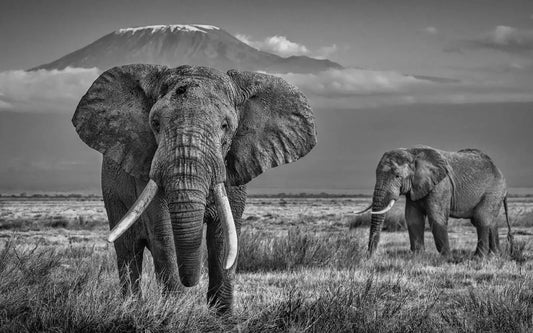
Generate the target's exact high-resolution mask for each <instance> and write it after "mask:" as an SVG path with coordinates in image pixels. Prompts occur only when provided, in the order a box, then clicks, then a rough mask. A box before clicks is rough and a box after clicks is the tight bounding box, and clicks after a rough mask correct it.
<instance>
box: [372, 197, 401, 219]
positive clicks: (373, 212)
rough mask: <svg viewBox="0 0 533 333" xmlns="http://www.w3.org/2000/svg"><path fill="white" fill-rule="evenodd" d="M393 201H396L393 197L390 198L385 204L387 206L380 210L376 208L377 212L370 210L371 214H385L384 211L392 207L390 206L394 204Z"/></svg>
mask: <svg viewBox="0 0 533 333" xmlns="http://www.w3.org/2000/svg"><path fill="white" fill-rule="evenodd" d="M395 202H396V200H394V199H393V200H391V201H390V202H389V204H388V205H387V207H385V208H384V209H382V210H378V211H377V212H375V211H371V212H370V214H372V215H376V214H385V213H386V212H388V211H389V210H390V209H391V208H392V206H394V203H395Z"/></svg>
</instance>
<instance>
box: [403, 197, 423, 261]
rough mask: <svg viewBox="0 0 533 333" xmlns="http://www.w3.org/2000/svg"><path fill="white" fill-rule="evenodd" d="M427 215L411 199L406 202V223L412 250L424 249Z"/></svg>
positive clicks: (420, 250)
mask: <svg viewBox="0 0 533 333" xmlns="http://www.w3.org/2000/svg"><path fill="white" fill-rule="evenodd" d="M425 221H426V216H425V214H424V213H423V212H422V210H420V209H419V208H418V207H415V206H414V205H413V203H412V202H410V200H408V201H407V202H406V204H405V223H406V224H407V230H408V231H409V241H410V243H411V251H413V252H415V253H416V252H423V251H424V224H425Z"/></svg>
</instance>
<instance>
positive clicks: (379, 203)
mask: <svg viewBox="0 0 533 333" xmlns="http://www.w3.org/2000/svg"><path fill="white" fill-rule="evenodd" d="M385 197H386V192H385V191H384V190H383V189H382V188H381V186H378V185H377V184H376V187H375V189H374V195H373V196H372V211H373V212H378V211H380V210H383V209H384V208H385V205H386V203H385V202H384V201H385ZM383 221H385V214H372V220H371V222H370V236H369V240H368V252H369V253H370V254H373V253H374V252H375V251H376V248H377V246H378V243H379V235H380V233H381V228H382V226H383Z"/></svg>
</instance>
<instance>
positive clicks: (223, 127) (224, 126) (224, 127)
mask: <svg viewBox="0 0 533 333" xmlns="http://www.w3.org/2000/svg"><path fill="white" fill-rule="evenodd" d="M220 128H222V129H223V130H227V129H228V123H227V122H223V123H222V126H220Z"/></svg>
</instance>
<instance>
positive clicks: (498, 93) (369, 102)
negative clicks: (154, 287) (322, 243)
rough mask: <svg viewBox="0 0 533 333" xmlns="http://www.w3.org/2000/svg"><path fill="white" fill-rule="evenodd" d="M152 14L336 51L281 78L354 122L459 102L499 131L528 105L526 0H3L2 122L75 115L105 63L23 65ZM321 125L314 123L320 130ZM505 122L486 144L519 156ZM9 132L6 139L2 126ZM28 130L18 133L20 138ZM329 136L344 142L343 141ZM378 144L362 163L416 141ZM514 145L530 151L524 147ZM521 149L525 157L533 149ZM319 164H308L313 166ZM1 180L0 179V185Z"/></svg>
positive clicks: (532, 11)
mask: <svg viewBox="0 0 533 333" xmlns="http://www.w3.org/2000/svg"><path fill="white" fill-rule="evenodd" d="M154 24H211V25H216V26H219V27H221V28H223V29H225V30H226V31H228V32H229V33H231V34H233V35H235V36H237V37H238V38H239V39H241V40H242V41H244V42H246V43H248V44H249V45H251V46H253V47H255V48H258V49H261V50H264V51H268V52H272V53H276V54H279V55H282V56H290V55H307V56H311V57H317V58H327V59H330V60H332V61H336V62H338V63H340V64H341V65H343V66H345V67H346V68H345V69H343V70H330V71H326V72H322V73H318V74H285V75H282V77H284V78H285V79H286V80H288V81H290V82H292V83H294V84H296V85H297V86H298V87H300V88H301V89H302V90H303V91H304V92H305V93H306V95H307V96H308V97H309V98H310V100H311V103H312V105H313V107H315V108H317V110H327V109H336V110H352V112H353V113H351V114H347V115H346V114H345V115H343V116H339V117H341V118H342V117H347V118H342V119H351V121H361V119H360V118H359V119H358V118H357V112H361V113H360V114H364V112H372V111H371V110H381V111H379V112H382V113H383V114H387V112H388V111H383V110H394V109H395V108H397V109H398V110H399V111H398V112H403V111H402V110H404V111H405V114H406V115H407V114H409V115H411V116H413V117H414V114H412V113H409V112H408V110H409V108H408V107H409V106H413V109H416V110H421V109H425V110H427V112H432V110H439V111H433V112H434V114H433V115H432V117H428V118H427V119H426V118H419V119H418V120H417V119H412V122H413V123H414V125H413V126H415V125H416V126H425V127H427V126H429V125H428V124H427V122H428V121H430V120H428V119H440V118H439V117H440V113H439V112H444V113H445V114H446V112H447V111H446V110H448V109H453V110H455V111H453V112H449V113H448V114H450V115H451V114H453V115H454V117H456V118H457V117H461V113H462V112H471V111H469V110H473V109H475V110H482V109H484V108H485V106H486V105H490V107H488V109H490V110H491V111H487V112H492V113H490V115H489V113H487V114H486V115H485V116H479V117H480V118H482V119H485V118H488V119H489V120H487V121H488V122H491V121H492V123H491V124H490V125H488V126H489V127H490V128H494V129H496V130H497V128H498V127H497V121H501V119H500V118H498V117H501V113H502V112H504V111H502V110H508V112H511V113H512V114H513V115H514V116H513V117H510V118H509V119H512V120H513V121H518V122H519V121H520V118H519V117H516V115H518V114H520V115H524V113H523V112H524V109H526V110H527V109H528V108H527V107H525V108H524V105H533V1H531V0H523V1H522V0H509V1H501V0H500V1H496V0H494V1H493V0H468V1H465V0H449V1H442V0H440V1H434V0H404V1H399V0H380V1H375V0H373V1H353V0H352V1H333V0H332V1H309V0H301V1H300V0H297V1H289V0H285V1H269V0H263V1H245V0H242V1H241V0H238V1H237V0H235V1H232V0H230V1H203V0H192V1H160V0H154V1H139V0H114V1H109V0H107V1H104V0H97V1H76V0H47V1H39V0H24V1H13V0H3V1H1V2H0V49H1V52H0V120H1V119H8V118H9V119H11V120H12V119H14V118H13V117H12V115H9V116H8V115H7V114H8V113H18V112H27V113H32V114H39V115H40V116H42V115H43V114H52V113H56V114H57V113H59V114H60V115H65V119H67V120H68V119H69V117H70V114H71V113H72V110H73V109H74V107H75V105H76V103H77V101H78V100H79V98H80V97H81V95H82V94H83V92H84V91H85V90H86V89H87V88H88V86H89V85H90V83H91V82H92V81H93V80H94V79H95V78H96V77H97V76H98V74H99V72H98V70H96V69H68V70H64V71H51V72H47V71H39V72H31V73H28V72H25V71H24V70H25V69H28V68H31V67H35V66H38V65H40V64H43V63H47V62H50V61H53V60H56V59H57V58H60V57H62V56H64V55H65V54H67V53H70V52H72V51H74V50H76V49H79V48H81V47H84V46H86V45H87V44H90V43H91V42H93V41H95V40H96V39H98V38H100V37H102V36H103V35H105V34H107V33H110V32H111V31H114V30H117V29H120V28H124V27H135V26H144V25H154ZM426 76H429V77H430V78H426ZM519 104H521V105H519ZM476 105H477V107H476ZM515 109H516V110H518V111H514V110H515ZM369 110H370V111H369ZM461 110H462V111H461ZM379 112H378V113H379ZM454 112H455V113H454ZM415 113H416V112H415ZM332 114H333V113H332ZM338 114H340V113H337V115H338ZM379 114H381V113H379ZM470 115H471V114H470ZM495 115H498V116H497V117H496V116H495ZM321 117H322V118H321V119H325V118H324V116H321ZM327 117H330V116H329V115H328V116H327ZM396 117H398V115H396ZM466 118H467V120H465V121H466V122H470V123H471V124H470V123H469V124H470V125H468V124H466V125H465V126H467V127H468V126H472V127H471V128H470V127H469V131H470V132H468V133H472V135H465V136H460V137H461V138H463V139H464V140H465V142H464V145H467V144H469V143H470V141H471V142H472V143H478V144H481V145H483V143H486V142H489V141H490V140H488V139H487V140H481V139H482V138H489V137H491V135H490V133H486V132H483V129H482V128H481V127H480V128H476V127H475V126H474V125H475V124H476V123H477V122H478V121H479V119H478V118H476V117H466ZM398 119H401V117H400V118H398ZM421 119H422V120H421ZM11 120H10V121H11ZM19 120H20V119H19ZM455 120H458V121H459V119H455ZM523 120H524V121H525V122H526V123H527V124H529V123H531V121H532V119H531V117H526V118H525V119H523ZM17 121H18V120H17ZM328 121H330V120H329V118H328V120H322V122H323V123H324V124H325V125H324V126H323V127H328V126H329V125H328ZM330 122H331V123H336V122H335V121H334V120H331V121H330ZM408 122H409V121H408ZM22 123H24V124H30V125H31V121H29V123H28V122H24V121H21V122H18V124H22ZM321 125H322V124H321V123H319V124H318V128H319V129H320V127H321ZM343 125H344V124H338V126H343ZM520 125H523V124H520ZM20 126H22V125H20ZM28 126H29V125H28ZM388 126H389V127H386V126H385V127H383V128H379V129H377V130H376V131H378V130H379V131H382V132H383V133H386V132H394V131H396V132H398V133H399V134H400V132H401V129H399V128H396V127H395V126H394V124H389V125H388ZM508 126H511V130H509V133H512V134H513V135H512V137H511V138H503V137H502V138H501V140H503V142H504V143H505V144H504V145H503V146H502V144H497V143H494V144H493V145H485V148H486V149H487V150H488V151H489V152H490V151H491V150H493V151H494V154H496V155H498V156H500V158H501V159H503V160H506V159H509V158H512V157H513V155H510V154H507V155H506V154H505V151H513V150H512V149H511V148H510V147H513V146H515V143H516V141H521V142H522V141H523V142H526V141H528V140H533V137H532V136H531V135H530V134H529V133H524V132H523V130H524V128H523V127H519V126H518V125H517V131H515V132H516V133H513V131H512V128H513V127H512V126H513V125H512V124H511V125H509V124H508ZM506 128H508V127H506ZM508 129H509V128H508ZM519 129H520V130H519ZM346 130H349V129H346ZM412 130H415V129H414V128H413V129H412ZM21 131H22V132H23V131H24V128H17V131H16V132H17V133H19V132H21ZM339 131H341V129H339ZM60 132H61V131H60ZM65 133H66V132H65ZM71 134H72V133H70V132H69V133H67V134H65V135H71ZM401 134H402V135H404V133H401ZM0 135H1V133H0ZM43 136H46V133H43ZM353 138H354V137H352V139H353ZM405 138H406V139H408V138H409V136H408V135H406V136H405ZM440 138H441V140H440V141H437V142H435V143H437V144H438V143H441V146H443V147H449V148H450V149H455V148H457V149H459V148H462V147H461V146H460V143H458V142H454V141H453V140H452V139H453V138H447V137H446V135H444V134H443V135H442V136H441V137H440ZM3 139H4V140H8V139H9V138H6V137H5V134H4V137H3ZM34 139H35V138H34ZM56 139H57V140H60V138H55V139H54V140H56ZM70 139H71V138H70V137H68V138H67V140H70ZM357 139H361V138H360V137H357ZM419 139H420V141H423V142H418V143H425V142H431V141H432V137H431V135H430V133H427V135H426V136H424V137H420V138H419ZM470 139H471V140H470ZM24 140H25V139H24V138H21V139H20V140H19V141H18V142H19V144H21V143H20V141H24ZM327 140H329V141H327V142H337V141H336V140H340V139H338V138H335V137H333V138H328V139H327ZM469 140H470V141H469ZM15 141H17V140H15ZM54 142H55V141H54ZM382 143H384V142H383V141H382V142H381V143H380V144H376V147H374V148H372V149H370V150H369V151H373V155H371V156H367V157H366V158H367V159H366V160H365V161H364V163H363V162H362V164H363V165H365V168H367V169H368V168H369V166H370V165H371V164H372V163H374V160H376V159H379V156H380V155H381V152H380V149H383V148H385V147H389V146H391V145H392V144H394V143H397V144H399V145H401V144H402V143H405V144H410V143H411V140H405V141H404V142H402V141H398V142H392V143H390V144H388V145H385V144H382ZM14 144H16V143H14ZM24 144H26V143H24ZM6 145H7V144H6V143H4V144H3V146H0V148H2V147H4V148H2V149H4V151H0V153H3V154H5V151H6V150H7V149H8V148H6ZM519 147H522V148H523V149H527V148H524V147H525V146H524V145H519ZM11 148H12V147H11ZM11 148H10V149H11ZM391 148H394V146H392V147H391ZM15 150H16V149H15ZM519 153H522V155H526V154H529V153H530V151H519ZM514 154H516V152H515V151H514ZM17 158H18V159H11V160H10V159H9V158H7V159H6V160H4V162H3V163H4V168H3V169H2V168H0V173H1V172H4V173H5V174H9V173H8V171H6V170H8V169H9V168H8V167H6V165H8V164H9V167H10V168H13V167H14V166H20V165H22V164H24V165H34V164H36V165H41V164H42V163H41V164H39V163H40V162H39V163H37V162H36V161H31V160H27V159H28V158H29V157H21V156H19V157H17ZM329 158H333V159H334V157H331V156H330V157H329ZM343 158H344V157H343ZM343 158H339V161H342V159H343ZM520 158H522V159H524V157H523V156H520ZM357 160H358V159H357V158H356V157H353V158H351V159H350V161H351V163H352V164H350V165H356V164H357V163H356V161H357ZM359 160H360V158H359ZM70 162H72V161H70ZM70 162H68V163H70ZM528 162H533V161H531V160H523V163H528ZM61 163H63V162H61ZM65 163H67V162H65ZM68 163H67V164H68ZM317 163H318V162H317ZM523 163H511V165H514V167H513V168H512V169H510V171H511V172H513V173H515V172H516V174H520V175H522V176H521V177H522V178H524V177H525V178H527V177H529V176H530V175H531V174H530V173H527V172H526V171H524V170H525V169H526V166H520V165H521V164H523ZM44 164H46V163H44ZM46 165H48V164H46ZM61 165H63V164H61ZM63 166H64V165H63ZM0 167H1V166H0ZM55 167H57V166H55ZM2 170H3V171H2ZM9 170H10V169H9ZM32 170H33V169H32ZM39 170H40V169H39ZM288 170H289V173H288V174H289V175H290V174H291V172H292V173H296V171H290V170H292V169H291V168H289V169H288ZM279 172H281V171H279ZM279 172H278V171H275V172H274V174H275V175H277V176H276V177H278V178H279V177H281V176H280V175H279ZM313 172H314V171H313V170H310V173H311V174H312V173H313ZM372 175H373V170H370V171H369V173H368V174H365V175H364V177H363V178H364V179H363V178H361V179H359V180H358V181H356V182H354V183H350V185H349V186H353V187H359V186H360V187H368V184H370V183H371V181H369V180H365V179H367V178H371V177H372ZM6 177H9V176H6ZM281 178H283V177H281ZM295 178H297V177H295ZM2 179H3V178H1V177H0V189H1V188H2V186H1V185H2ZM5 179H6V178H4V180H5ZM522 181H523V182H524V184H529V185H528V186H533V179H522V180H519V179H513V183H514V184H513V185H514V186H517V185H520V183H521V182H522ZM261 182H263V183H267V182H266V181H264V180H263V181H261ZM302 183H305V178H302V180H300V181H299V183H298V184H295V185H294V186H295V187H296V186H297V187H305V186H303V185H305V184H302ZM311 183H312V182H311ZM310 186H311V187H312V186H316V187H319V185H312V184H311V185H310ZM320 186H324V184H322V185H320ZM43 187H46V186H45V185H43Z"/></svg>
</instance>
